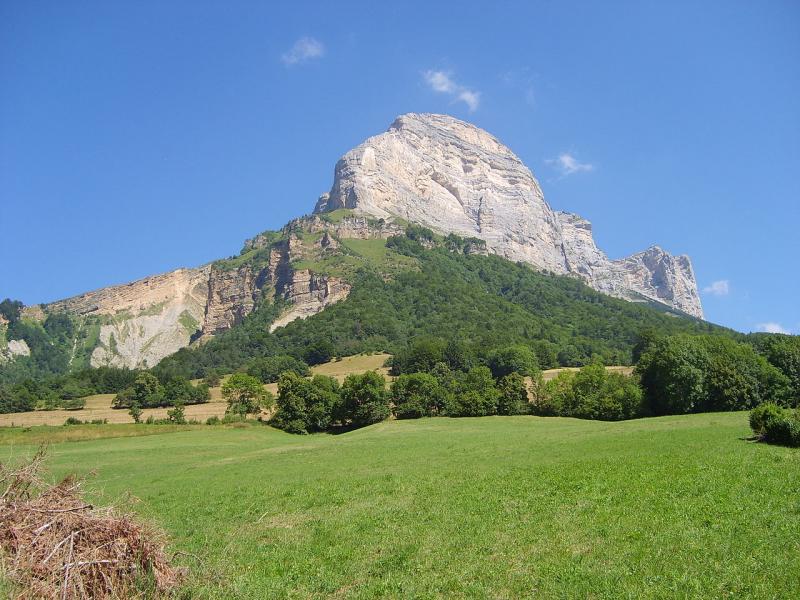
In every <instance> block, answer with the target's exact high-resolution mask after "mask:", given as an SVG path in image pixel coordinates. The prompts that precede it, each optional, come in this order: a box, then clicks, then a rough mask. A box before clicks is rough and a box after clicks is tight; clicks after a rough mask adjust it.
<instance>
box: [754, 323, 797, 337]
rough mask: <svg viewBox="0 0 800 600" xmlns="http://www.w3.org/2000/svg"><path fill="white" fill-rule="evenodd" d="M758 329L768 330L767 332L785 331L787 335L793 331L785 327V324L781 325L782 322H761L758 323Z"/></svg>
mask: <svg viewBox="0 0 800 600" xmlns="http://www.w3.org/2000/svg"><path fill="white" fill-rule="evenodd" d="M756 329H757V330H758V331H766V332H767V333H785V334H787V335H789V334H790V333H791V332H790V331H789V330H788V329H786V328H784V327H783V325H781V324H780V323H773V322H769V323H759V324H758V325H756Z"/></svg>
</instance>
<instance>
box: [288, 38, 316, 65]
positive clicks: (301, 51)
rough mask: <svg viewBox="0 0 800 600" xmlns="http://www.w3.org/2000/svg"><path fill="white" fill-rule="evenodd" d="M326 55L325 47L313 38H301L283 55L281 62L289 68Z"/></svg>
mask: <svg viewBox="0 0 800 600" xmlns="http://www.w3.org/2000/svg"><path fill="white" fill-rule="evenodd" d="M324 55H325V46H324V45H323V44H322V42H320V41H319V40H317V39H314V38H313V37H301V38H300V39H299V40H297V41H296V42H295V43H294V45H293V46H292V47H291V48H290V49H289V50H288V51H287V52H284V53H283V54H282V55H281V61H282V62H283V64H285V65H286V66H287V67H291V66H293V65H299V64H302V63H304V62H308V61H309V60H312V59H315V58H321V57H322V56H324Z"/></svg>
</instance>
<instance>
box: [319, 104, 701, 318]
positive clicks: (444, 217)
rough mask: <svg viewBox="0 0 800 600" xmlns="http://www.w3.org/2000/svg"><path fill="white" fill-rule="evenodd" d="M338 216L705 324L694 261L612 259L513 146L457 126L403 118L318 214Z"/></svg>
mask: <svg viewBox="0 0 800 600" xmlns="http://www.w3.org/2000/svg"><path fill="white" fill-rule="evenodd" d="M338 208H348V209H354V210H355V211H357V212H360V213H363V214H367V215H371V216H374V217H379V218H388V217H392V216H397V217H401V218H403V219H406V220H408V221H411V222H414V223H420V224H423V225H426V226H428V227H430V228H432V229H435V230H438V231H440V232H442V233H455V234H458V235H462V236H467V237H477V238H480V239H483V240H485V241H486V247H487V250H488V251H489V252H491V253H493V254H498V255H500V256H503V257H505V258H508V259H511V260H515V261H523V262H527V263H529V264H531V265H533V266H535V267H537V268H539V269H543V270H547V271H552V272H554V273H558V274H570V273H572V274H576V275H578V276H580V277H582V278H583V279H584V280H585V281H586V282H587V283H588V284H589V285H590V286H592V287H594V288H596V289H598V290H600V291H603V292H606V293H609V294H612V295H615V296H618V297H622V298H625V299H628V300H643V299H649V300H655V301H658V302H662V303H665V304H668V305H670V306H672V307H674V308H676V309H679V310H681V311H683V312H686V313H688V314H690V315H693V316H697V317H702V315H703V311H702V307H701V305H700V298H699V295H698V293H697V284H696V282H695V279H694V272H693V270H692V266H691V262H690V260H689V258H688V257H686V256H678V257H673V256H671V255H669V254H667V253H666V252H664V251H663V250H661V249H660V248H658V247H652V248H650V249H648V250H645V251H644V252H642V253H638V254H634V255H633V256H631V257H628V258H625V259H621V260H611V259H609V258H608V256H606V254H605V253H603V252H602V251H601V250H600V249H599V248H598V247H597V245H596V244H595V242H594V239H593V237H592V226H591V223H589V221H587V220H585V219H583V218H581V217H580V216H578V215H575V214H572V213H565V212H555V211H553V209H552V208H551V207H550V205H549V204H548V203H547V201H546V200H545V198H544V194H543V193H542V190H541V187H540V186H539V182H538V181H537V180H536V178H535V177H534V176H533V173H532V172H531V171H530V169H528V168H527V167H526V166H525V165H524V164H523V163H522V161H521V160H520V159H519V158H518V157H517V156H516V155H515V154H514V153H513V152H512V151H511V150H510V149H509V148H508V147H507V146H505V145H504V144H502V143H501V142H500V141H499V140H498V139H497V138H496V137H494V136H493V135H491V134H490V133H488V132H486V131H484V130H482V129H480V128H478V127H476V126H474V125H471V124H470V123H466V122H464V121H460V120H459V119H456V118H454V117H450V116H447V115H438V114H418V113H409V114H406V115H402V116H400V117H398V118H397V119H395V121H394V122H393V123H392V125H391V126H390V127H389V129H388V130H387V131H386V132H385V133H382V134H380V135H376V136H373V137H371V138H369V139H367V140H366V141H365V142H364V143H362V144H361V145H359V146H357V147H356V148H354V149H353V150H351V151H350V152H348V153H347V154H345V155H344V156H343V157H342V158H341V159H340V160H339V161H338V162H337V164H336V168H335V172H334V181H333V186H332V187H331V190H330V192H329V193H328V194H323V196H321V197H320V200H319V202H318V203H317V206H316V209H315V212H317V213H319V212H325V211H329V210H335V209H338Z"/></svg>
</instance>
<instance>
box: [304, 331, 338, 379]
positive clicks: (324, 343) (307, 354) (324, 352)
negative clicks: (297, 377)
mask: <svg viewBox="0 0 800 600" xmlns="http://www.w3.org/2000/svg"><path fill="white" fill-rule="evenodd" d="M333 353H334V348H333V344H332V343H331V342H330V341H329V340H324V339H323V340H317V341H316V342H314V343H313V344H311V345H310V346H308V347H307V348H306V349H305V351H304V352H303V360H305V362H306V363H307V364H309V365H321V364H322V363H326V362H328V361H329V360H330V359H331V358H333ZM301 375H302V373H301Z"/></svg>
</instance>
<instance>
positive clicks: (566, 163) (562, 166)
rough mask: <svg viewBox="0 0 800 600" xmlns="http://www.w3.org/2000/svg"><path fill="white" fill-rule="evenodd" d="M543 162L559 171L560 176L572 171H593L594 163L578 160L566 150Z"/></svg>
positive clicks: (569, 173)
mask: <svg viewBox="0 0 800 600" xmlns="http://www.w3.org/2000/svg"><path fill="white" fill-rule="evenodd" d="M545 162H546V163H547V164H548V165H553V166H554V167H555V168H557V169H558V170H559V171H561V176H562V177H566V176H567V175H572V174H574V173H580V172H589V171H594V165H592V164H589V163H582V162H579V161H578V159H577V158H575V157H574V156H572V155H571V154H569V153H567V152H564V153H563V154H560V155H559V157H558V158H553V159H550V160H547V161H545Z"/></svg>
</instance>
